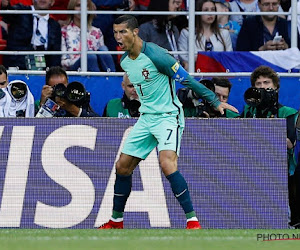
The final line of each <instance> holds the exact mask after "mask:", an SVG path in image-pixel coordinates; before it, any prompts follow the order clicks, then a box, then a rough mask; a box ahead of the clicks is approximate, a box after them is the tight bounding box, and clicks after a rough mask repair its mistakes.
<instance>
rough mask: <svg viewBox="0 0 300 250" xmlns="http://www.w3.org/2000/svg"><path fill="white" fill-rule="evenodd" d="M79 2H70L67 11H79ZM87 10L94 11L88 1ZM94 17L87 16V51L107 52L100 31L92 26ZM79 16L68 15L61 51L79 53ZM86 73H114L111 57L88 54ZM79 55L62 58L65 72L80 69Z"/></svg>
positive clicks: (75, 0)
mask: <svg viewBox="0 0 300 250" xmlns="http://www.w3.org/2000/svg"><path fill="white" fill-rule="evenodd" d="M80 2H81V1H80V0H70V1H69V4H68V10H80V9H81V6H80V5H81V3H80ZM87 2H88V7H87V8H88V10H93V9H94V4H93V3H92V1H91V0H88V1H87ZM93 18H94V15H91V14H89V15H88V32H87V46H88V50H89V51H107V50H108V49H107V47H106V46H105V44H104V38H103V34H102V32H101V30H100V29H98V28H96V27H94V26H92V22H93ZM80 19H81V15H80V14H70V15H69V24H68V25H65V26H63V28H62V48H61V50H62V51H81V42H80V41H81V37H80V24H81V20H80ZM87 58H88V71H94V72H100V71H116V69H115V64H114V62H113V59H112V56H111V55H109V54H107V55H104V54H103V55H99V54H98V55H96V54H89V55H87ZM80 63H81V60H80V54H64V55H63V56H62V60H61V64H62V66H63V67H64V68H65V69H66V70H78V68H80ZM100 69H101V70H100Z"/></svg>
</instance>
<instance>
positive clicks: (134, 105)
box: [102, 73, 141, 118]
mask: <svg viewBox="0 0 300 250" xmlns="http://www.w3.org/2000/svg"><path fill="white" fill-rule="evenodd" d="M122 89H123V90H124V94H123V97H122V98H116V99H112V100H110V101H109V102H108V103H107V105H106V107H105V108H104V112H103V115H102V116H103V117H118V118H129V117H138V116H140V113H139V107H140V106H141V103H140V101H139V97H138V95H137V93H136V91H135V88H134V86H133V84H132V83H131V82H130V80H129V78H128V76H127V74H126V73H125V74H124V76H123V81H122Z"/></svg>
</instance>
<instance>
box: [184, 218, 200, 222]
mask: <svg viewBox="0 0 300 250" xmlns="http://www.w3.org/2000/svg"><path fill="white" fill-rule="evenodd" d="M189 221H198V219H197V217H192V218H189V219H187V220H186V222H189Z"/></svg>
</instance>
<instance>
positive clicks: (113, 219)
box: [110, 217, 123, 222]
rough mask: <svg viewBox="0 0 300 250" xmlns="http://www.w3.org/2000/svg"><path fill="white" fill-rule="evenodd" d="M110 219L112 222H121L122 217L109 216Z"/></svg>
mask: <svg viewBox="0 0 300 250" xmlns="http://www.w3.org/2000/svg"><path fill="white" fill-rule="evenodd" d="M110 220H112V221H113V222H122V221H123V218H117V219H115V218H113V217H111V218H110Z"/></svg>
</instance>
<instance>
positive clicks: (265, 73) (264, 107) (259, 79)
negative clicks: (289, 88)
mask: <svg viewBox="0 0 300 250" xmlns="http://www.w3.org/2000/svg"><path fill="white" fill-rule="evenodd" d="M251 86H252V87H251V88H249V89H248V90H246V92H245V94H244V99H245V101H246V103H247V105H246V106H245V107H244V111H243V113H242V115H241V117H243V118H285V119H286V126H287V153H288V182H289V205H290V209H291V222H290V225H291V226H293V225H295V224H296V223H298V222H300V221H299V219H300V217H299V213H300V211H297V209H296V207H295V204H296V199H297V197H296V196H295V195H294V189H295V185H296V183H295V179H294V172H295V168H296V162H295V157H294V145H295V141H296V130H295V122H296V121H295V120H296V117H297V110H295V109H293V108H290V107H287V106H283V105H281V104H280V103H279V102H278V92H279V87H280V84H279V77H278V76H277V74H276V72H275V71H274V70H273V69H271V68H270V67H267V66H260V67H258V68H256V69H255V70H254V71H253V72H252V74H251Z"/></svg>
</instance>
